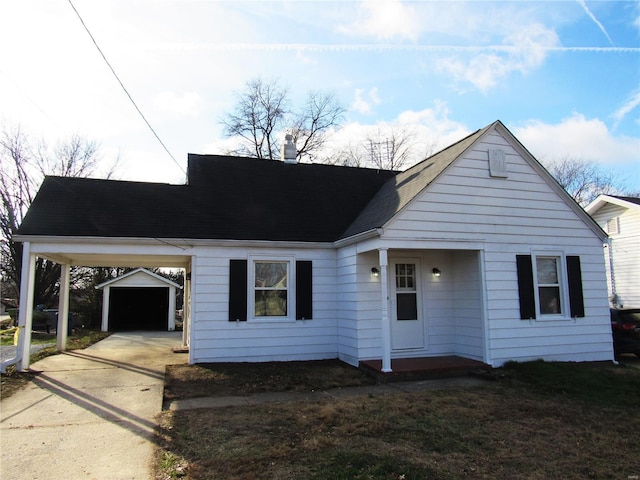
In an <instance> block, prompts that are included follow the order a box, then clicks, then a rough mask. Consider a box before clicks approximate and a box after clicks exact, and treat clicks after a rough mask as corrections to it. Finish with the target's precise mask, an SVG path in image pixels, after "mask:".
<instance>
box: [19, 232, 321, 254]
mask: <svg viewBox="0 0 640 480" xmlns="http://www.w3.org/2000/svg"><path fill="white" fill-rule="evenodd" d="M13 239H14V240H15V241H16V242H33V243H34V244H40V243H66V244H77V243H92V244H98V245H123V244H133V245H166V246H169V247H176V248H179V249H180V250H183V251H185V250H188V249H190V248H193V247H198V246H206V247H230V246H233V247H247V248H251V247H273V246H277V247H284V248H333V246H334V244H333V243H332V242H303V241H292V240H284V241H282V240H233V239H228V240H227V239H202V238H145V237H91V236H79V237H75V236H74V237H66V236H62V235H14V236H13ZM185 255H188V254H185Z"/></svg>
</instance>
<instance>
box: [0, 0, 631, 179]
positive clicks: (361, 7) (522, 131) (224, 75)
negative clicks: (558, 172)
mask: <svg viewBox="0 0 640 480" xmlns="http://www.w3.org/2000/svg"><path fill="white" fill-rule="evenodd" d="M72 2H73V5H74V6H75V8H76V9H77V11H78V12H79V13H80V15H81V16H82V18H83V20H84V22H85V24H86V25H87V27H88V28H89V30H90V31H91V33H92V34H93V36H94V38H95V40H96V41H97V43H98V44H99V45H100V47H101V49H102V51H103V52H104V54H105V56H106V57H107V58H108V60H109V62H110V63H111V65H112V66H113V68H114V69H115V71H116V72H117V74H118V76H119V77H120V79H121V80H122V82H123V83H124V85H125V86H126V88H127V89H128V91H129V92H130V94H131V95H132V97H133V98H134V100H135V101H136V103H137V105H138V106H139V108H140V109H141V110H142V112H143V113H144V115H145V116H146V118H147V119H148V121H149V122H150V123H151V125H152V126H153V128H154V129H155V130H156V132H157V133H158V135H159V136H160V138H161V139H162V141H163V142H164V143H165V144H166V146H167V147H168V149H169V150H170V151H171V153H172V154H173V156H174V157H175V159H176V160H177V162H178V164H180V167H181V168H185V166H186V159H187V153H188V152H194V153H220V152H221V149H223V148H225V147H226V146H227V145H228V141H227V140H225V139H224V138H223V135H222V126H221V123H220V121H221V119H222V118H223V116H224V114H225V113H226V112H228V111H230V110H231V109H232V107H233V105H234V101H235V97H234V94H235V93H236V92H238V91H240V90H241V89H242V88H243V86H244V84H245V83H246V82H247V81H248V80H250V79H253V78H256V77H261V78H263V79H267V80H269V79H278V80H279V81H280V82H281V83H282V84H283V85H286V86H287V87H288V88H289V92H290V96H291V99H292V101H293V103H294V104H295V103H299V102H300V101H301V100H302V99H303V98H304V96H305V95H306V93H307V92H309V91H312V90H325V91H331V92H333V93H334V94H335V95H336V96H337V98H338V99H339V100H340V101H341V102H342V103H343V104H344V105H345V106H347V107H348V111H347V114H346V116H345V125H344V127H343V128H342V129H340V131H337V132H336V133H335V135H334V137H333V138H334V143H335V145H343V144H347V143H349V142H353V141H354V139H359V138H362V137H363V135H366V132H367V131H368V130H370V129H371V128H374V127H377V128H380V129H382V130H384V128H389V125H396V126H397V125H402V126H404V127H407V128H410V129H411V131H413V132H415V136H416V139H417V141H419V142H424V143H425V144H429V145H436V146H437V147H438V148H442V147H445V146H447V145H449V144H451V143H453V142H455V141H457V140H459V139H460V138H462V137H463V136H465V135H467V134H468V133H470V132H473V131H475V130H477V129H479V128H482V127H484V126H486V125H487V124H489V123H491V122H493V121H494V120H497V119H499V120H501V121H502V122H503V123H504V124H505V125H506V126H507V127H508V128H509V129H510V130H511V131H512V132H513V133H514V134H515V135H516V137H518V139H519V140H520V141H521V142H522V143H523V144H524V145H525V147H527V148H528V149H529V151H531V152H532V153H533V154H534V155H535V156H536V157H537V158H538V159H540V160H542V161H544V162H551V161H553V160H555V159H558V158H564V157H573V158H579V159H583V160H590V161H594V162H597V163H599V164H601V165H603V167H604V168H606V169H611V170H612V171H613V172H614V173H617V174H618V175H620V176H621V177H623V178H624V179H625V183H626V186H627V188H629V189H633V190H635V191H640V4H639V3H638V2H635V1H603V2H593V1H586V0H585V1H558V2H554V1H533V2H520V1H518V2H507V1H498V2H493V1H473V2H440V1H420V2H400V1H396V0H388V1H383V0H378V1H376V0H365V1H358V2H342V1H313V2H303V1H289V2H284V1H277V2H263V1H261V2H252V1H237V0H236V1H206V0H113V1H108V0H99V1H97V0H72ZM0 51H1V52H2V59H3V60H2V62H0V105H1V108H0V120H2V121H4V122H5V123H9V124H13V125H15V124H20V125H21V126H22V128H24V129H25V130H27V131H29V132H30V133H31V134H32V135H34V136H35V137H39V136H43V137H45V138H46V139H47V140H48V141H50V142H53V141H55V140H56V139H59V138H67V137H69V136H70V135H71V134H76V133H79V134H81V135H83V136H85V137H87V138H90V139H93V140H96V141H97V142H99V143H100V145H101V151H102V155H103V157H104V158H105V160H106V159H108V158H110V157H114V156H116V155H120V157H121V159H122V161H121V168H120V171H119V173H118V175H117V176H118V177H119V178H122V179H130V180H147V181H159V182H174V183H177V182H181V181H183V180H184V174H183V172H182V171H181V168H179V167H178V166H177V165H176V164H175V163H174V162H173V160H172V159H171V157H170V156H169V155H168V154H167V153H166V152H165V151H164V150H163V148H162V146H161V145H160V144H159V143H158V141H157V140H156V139H155V137H154V136H153V134H152V133H151V132H150V131H149V129H148V127H147V126H146V125H145V124H144V122H143V121H142V120H141V118H140V117H139V115H138V113H137V112H136V111H135V109H134V107H133V106H132V105H131V103H130V102H129V100H128V98H127V97H126V95H125V94H124V93H123V91H122V89H121V88H120V86H119V85H118V83H117V81H116V80H115V78H114V77H113V75H112V73H111V72H110V70H109V68H108V67H107V65H106V64H105V62H104V60H103V59H102V57H101V56H100V54H99V53H98V51H97V50H96V48H95V46H94V45H93V43H92V41H91V39H90V38H89V36H88V35H87V33H86V31H85V30H84V28H83V26H82V24H81V23H80V21H79V19H78V17H77V16H76V14H75V12H74V11H73V8H72V6H71V4H70V2H69V1H68V0H21V1H8V2H3V3H2V5H1V6H0ZM105 163H106V162H105Z"/></svg>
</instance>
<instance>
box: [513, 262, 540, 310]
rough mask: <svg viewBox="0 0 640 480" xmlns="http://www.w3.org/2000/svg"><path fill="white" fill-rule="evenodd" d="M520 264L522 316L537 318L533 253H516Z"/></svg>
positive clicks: (519, 287)
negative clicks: (532, 262)
mask: <svg viewBox="0 0 640 480" xmlns="http://www.w3.org/2000/svg"><path fill="white" fill-rule="evenodd" d="M516 263H517V266H518V293H519V294H520V318H521V319H522V320H530V319H532V318H536V298H535V294H534V291H533V289H534V285H533V266H532V264H531V255H516Z"/></svg>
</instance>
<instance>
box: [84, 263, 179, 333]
mask: <svg viewBox="0 0 640 480" xmlns="http://www.w3.org/2000/svg"><path fill="white" fill-rule="evenodd" d="M180 288H182V287H181V286H180V285H178V284H177V283H175V282H172V281H171V280H169V279H167V278H164V277H163V276H161V275H158V274H156V273H153V272H150V271H149V270H146V269H144V268H136V269H135V270H131V271H130V272H127V273H125V274H124V275H121V276H119V277H118V278H113V279H111V280H108V281H106V282H104V283H101V284H100V285H96V289H99V290H102V331H103V332H106V331H108V330H111V331H114V330H170V331H171V330H175V328H176V289H180Z"/></svg>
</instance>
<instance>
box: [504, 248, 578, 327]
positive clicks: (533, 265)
mask: <svg viewBox="0 0 640 480" xmlns="http://www.w3.org/2000/svg"><path fill="white" fill-rule="evenodd" d="M516 264H517V271H518V293H519V297H520V318H521V319H523V320H533V319H538V320H554V319H566V318H570V317H572V318H576V317H584V300H583V294H582V273H581V269H580V257H578V256H569V255H567V256H565V255H564V254H563V253H551V252H550V253H546V252H544V253H534V254H532V255H516Z"/></svg>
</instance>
